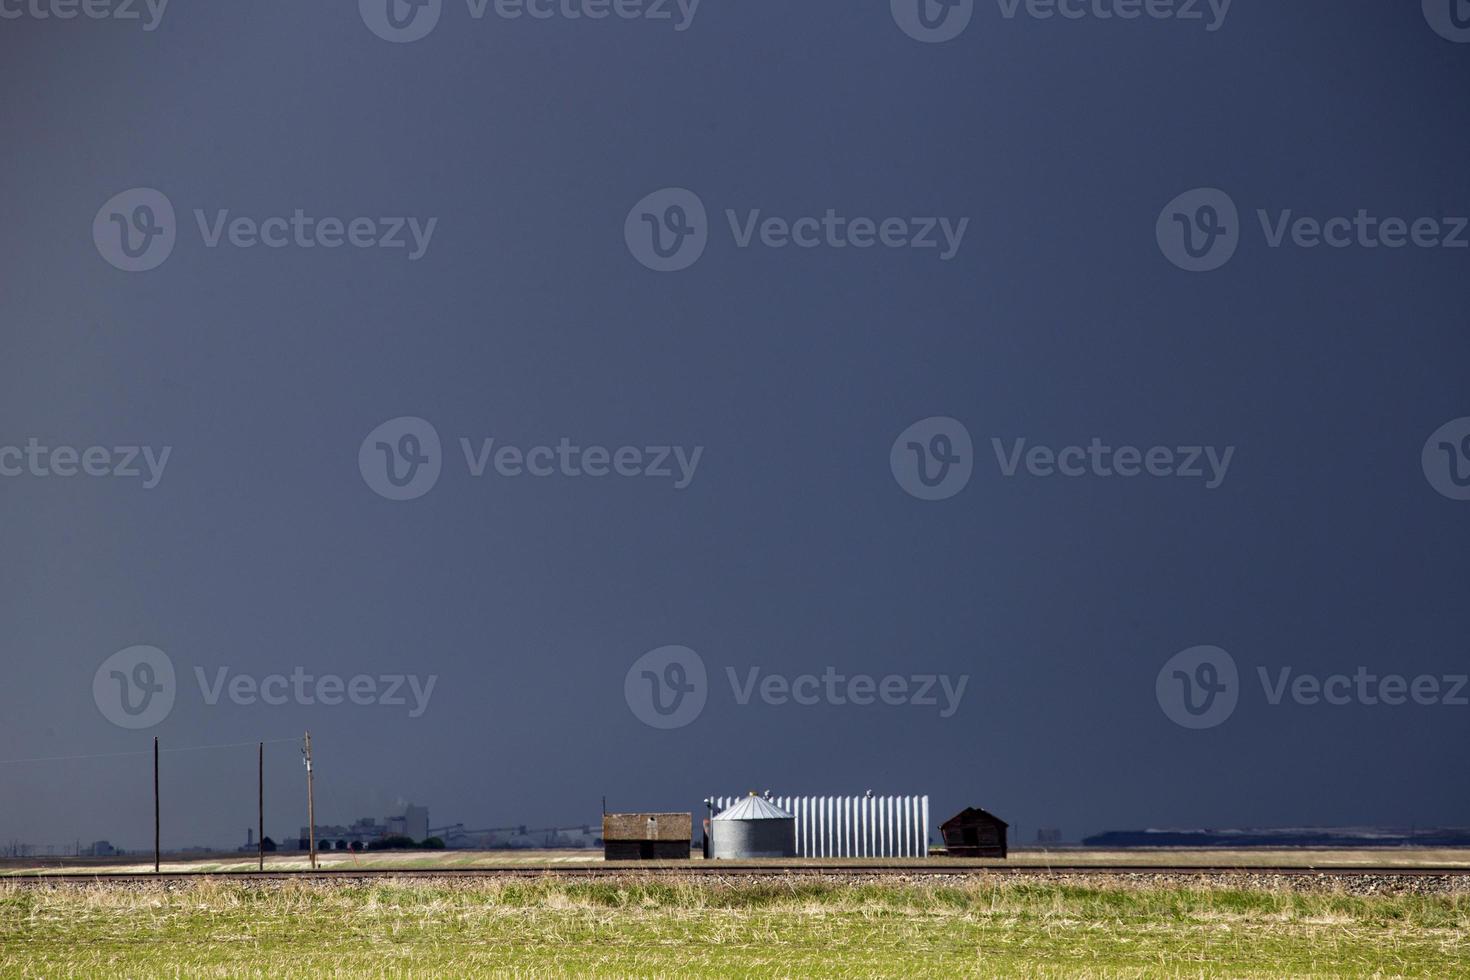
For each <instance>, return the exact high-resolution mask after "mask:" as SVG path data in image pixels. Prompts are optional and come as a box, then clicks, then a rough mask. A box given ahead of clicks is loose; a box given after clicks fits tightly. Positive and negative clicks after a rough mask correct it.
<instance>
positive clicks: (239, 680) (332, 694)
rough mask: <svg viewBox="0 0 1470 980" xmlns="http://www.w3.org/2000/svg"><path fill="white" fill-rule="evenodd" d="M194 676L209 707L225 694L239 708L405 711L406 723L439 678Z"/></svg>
mask: <svg viewBox="0 0 1470 980" xmlns="http://www.w3.org/2000/svg"><path fill="white" fill-rule="evenodd" d="M194 677H195V680H196V681H197V682H198V684H199V693H200V695H201V696H202V697H203V699H204V703H205V704H207V705H210V706H213V705H216V704H219V701H220V697H221V695H223V696H226V697H228V698H229V700H230V701H231V703H233V704H237V705H240V706H241V707H248V706H250V705H253V704H256V703H257V702H258V703H260V704H267V705H273V706H274V705H283V704H300V705H306V706H310V705H315V704H321V705H326V706H327V707H336V706H337V705H339V704H355V705H359V706H362V707H367V706H370V705H382V706H384V707H396V706H406V707H408V709H409V711H408V717H410V718H417V717H419V716H420V715H422V714H423V713H424V712H425V711H427V710H428V707H429V698H431V697H433V696H434V685H435V684H437V683H438V682H439V675H438V674H430V675H429V676H428V677H424V678H420V677H419V676H418V675H417V674H377V675H374V674H354V675H352V676H351V677H348V678H344V677H342V675H340V674H312V673H309V672H308V671H307V670H306V668H305V667H295V668H293V669H292V670H291V673H290V674H267V675H265V676H264V677H255V676H254V675H251V674H241V673H236V672H233V671H232V670H231V668H229V667H218V668H216V669H215V671H214V676H213V677H212V678H211V677H210V676H209V675H208V673H207V672H206V671H205V669H204V668H203V667H195V668H194Z"/></svg>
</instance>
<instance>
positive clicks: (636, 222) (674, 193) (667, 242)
mask: <svg viewBox="0 0 1470 980" xmlns="http://www.w3.org/2000/svg"><path fill="white" fill-rule="evenodd" d="M623 240H624V241H625V242H627V245H628V251H629V252H631V253H633V258H635V259H637V260H638V261H639V262H641V263H642V264H643V265H644V266H646V267H647V268H649V269H652V270H653V271H655V272H681V271H683V270H684V269H687V268H689V267H690V266H691V265H693V264H694V263H696V262H698V261H699V257H700V256H701V255H703V254H704V250H705V248H706V246H708V245H709V215H708V213H707V212H706V211H705V209H704V202H703V201H701V200H700V199H699V195H698V194H696V193H694V192H693V191H690V190H685V189H684V188H682V187H667V188H664V189H663V190H660V191H654V192H653V193H652V194H649V195H648V196H647V197H645V198H644V199H643V200H641V201H639V202H638V203H637V204H635V205H634V206H633V210H631V211H629V212H628V218H627V220H626V221H625V222H624V223H623Z"/></svg>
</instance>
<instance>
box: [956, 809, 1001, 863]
mask: <svg viewBox="0 0 1470 980" xmlns="http://www.w3.org/2000/svg"><path fill="white" fill-rule="evenodd" d="M1009 826H1010V824H1008V823H1006V822H1005V821H1004V820H1002V819H1001V818H1000V817H997V816H996V815H995V814H993V813H990V812H988V811H986V810H982V809H980V808H979V807H976V806H968V807H965V808H964V809H963V810H961V811H960V812H959V813H956V814H955V815H954V816H952V817H950V818H949V819H948V820H946V821H944V823H942V824H940V825H939V832H940V833H941V834H943V835H944V849H945V850H946V851H948V852H949V856H950V857H961V858H1003V857H1005V856H1006V828H1007V827H1009Z"/></svg>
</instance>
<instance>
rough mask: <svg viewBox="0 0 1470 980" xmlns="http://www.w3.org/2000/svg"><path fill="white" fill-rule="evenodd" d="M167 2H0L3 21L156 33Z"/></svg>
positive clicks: (63, 0) (127, 0)
mask: <svg viewBox="0 0 1470 980" xmlns="http://www.w3.org/2000/svg"><path fill="white" fill-rule="evenodd" d="M166 9H168V0H0V20H22V19H26V20H75V19H76V18H78V17H83V18H85V19H87V20H118V21H138V22H139V23H141V24H142V26H143V30H145V31H154V30H157V29H158V25H159V24H161V23H162V22H163V12H164V11H165V10H166Z"/></svg>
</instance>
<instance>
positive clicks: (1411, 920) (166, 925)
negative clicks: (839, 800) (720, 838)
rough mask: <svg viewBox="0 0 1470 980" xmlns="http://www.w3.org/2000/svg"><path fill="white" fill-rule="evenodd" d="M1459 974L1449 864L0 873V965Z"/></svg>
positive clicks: (498, 971) (648, 973)
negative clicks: (19, 878) (1413, 869)
mask: <svg viewBox="0 0 1470 980" xmlns="http://www.w3.org/2000/svg"><path fill="white" fill-rule="evenodd" d="M700 975H705V976H750V977H769V976H778V977H785V976H811V977H818V976H819V977H874V976H892V977H913V976H926V977H949V976H1012V977H1281V976H1290V977H1394V976H1413V977H1436V978H1439V977H1455V976H1467V975H1470V892H1467V891H1465V886H1464V885H1461V884H1459V883H1458V881H1455V880H1450V879H1433V880H1432V881H1422V880H1415V879H1409V878H1406V877H1404V876H1398V877H1394V876H1391V875H1384V876H1376V877H1375V876H1365V877H1364V878H1361V879H1357V878H1355V879H1352V884H1351V885H1350V886H1345V885H1344V884H1342V883H1340V882H1334V881H1333V880H1322V879H1309V880H1308V881H1305V882H1303V881H1289V882H1287V881H1281V880H1280V879H1273V878H1271V877H1269V876H1259V875H1251V874H1247V875H1242V876H1241V877H1240V878H1239V879H1235V878H1231V879H1229V880H1227V881H1225V882H1215V883H1211V882H1206V881H1204V880H1202V879H1191V880H1190V881H1187V882H1181V881H1167V880H1163V879H1160V880H1157V881H1154V880H1145V881H1128V880H1122V879H1120V880H1116V881H1113V880H1107V879H1103V880H1099V879H1096V878H1089V879H1082V878H1075V877H1074V878H1068V877H1067V876H1064V875H1059V876H1056V878H1054V879H1052V878H1048V879H1045V880H1035V879H1028V880H1015V879H1001V878H996V877H993V876H991V877H987V876H985V875H972V876H965V877H954V878H943V879H917V878H904V877H888V878H857V879H838V878H827V877H820V876H801V877H792V878H777V879H773V878H754V877H748V876H746V877H742V876H737V875H732V876H728V877H727V876H719V877H713V876H710V877H701V878H692V877H659V878H652V877H648V876H639V875H636V874H634V875H629V876H627V877H618V878H604V879H597V880H582V879H576V880H572V879H566V878H558V877H542V878H531V879H510V880H506V879H481V878H476V879H443V878H432V879H426V878H413V879H404V878H385V879H381V880H372V881H364V880H362V879H357V880H344V881H320V880H304V881H298V880H280V879H273V880H259V881H239V880H213V879H208V878H203V879H200V880H197V881H185V882H177V881H174V882H168V881H160V882H138V881H128V882H108V883H76V882H64V883H62V882H43V883H34V882H31V883H19V882H0V976H4V977H62V976H66V977H73V976H77V977H108V978H118V977H177V978H183V977H187V978H195V977H262V978H264V977H272V978H275V977H290V978H295V977H301V978H306V977H311V978H316V977H440V976H443V977H480V976H487V977H488V976H538V977H544V976H602V977H687V976H700Z"/></svg>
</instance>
